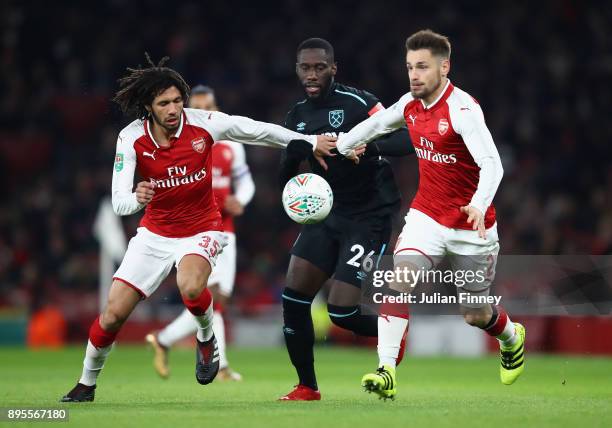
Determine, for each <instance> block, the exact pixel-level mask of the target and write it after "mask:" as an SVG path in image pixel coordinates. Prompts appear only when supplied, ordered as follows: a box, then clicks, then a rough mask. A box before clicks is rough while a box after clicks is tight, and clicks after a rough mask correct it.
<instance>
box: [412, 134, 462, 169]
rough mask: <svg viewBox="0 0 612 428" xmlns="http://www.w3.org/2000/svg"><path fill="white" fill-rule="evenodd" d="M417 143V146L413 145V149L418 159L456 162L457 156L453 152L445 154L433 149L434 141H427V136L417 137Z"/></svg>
mask: <svg viewBox="0 0 612 428" xmlns="http://www.w3.org/2000/svg"><path fill="white" fill-rule="evenodd" d="M419 143H420V147H418V146H417V145H416V144H415V146H414V151H415V152H416V155H417V157H418V158H419V159H424V160H427V161H430V162H436V163H445V164H453V163H457V157H456V156H455V154H454V153H452V154H450V155H447V154H442V153H438V152H436V151H435V149H434V143H433V142H431V141H429V140H428V139H427V138H425V137H421V138H420V139H419Z"/></svg>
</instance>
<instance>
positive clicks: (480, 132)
mask: <svg viewBox="0 0 612 428" xmlns="http://www.w3.org/2000/svg"><path fill="white" fill-rule="evenodd" d="M404 124H406V125H408V132H409V133H410V139H411V140H412V144H413V146H414V149H415V151H416V155H417V157H418V159H419V188H418V191H417V194H416V196H415V198H414V199H413V201H412V205H411V208H414V209H416V210H419V211H421V212H423V213H425V214H427V215H428V216H429V217H431V218H433V219H434V220H435V221H437V222H438V223H440V224H442V225H444V226H446V227H449V228H453V229H472V225H470V224H468V223H467V215H465V214H463V213H462V212H461V211H460V210H459V208H460V207H462V206H465V205H472V206H474V207H475V208H478V209H479V210H480V211H481V212H482V213H484V214H485V227H486V228H489V227H491V226H492V225H493V224H494V223H495V208H494V207H493V205H492V204H491V203H492V201H493V196H494V195H495V192H496V191H497V187H498V186H499V183H500V181H501V177H502V174H503V169H502V166H501V161H500V158H499V154H498V152H497V149H496V148H495V144H494V143H493V138H492V137H491V133H490V132H489V130H488V128H487V126H486V124H485V121H484V116H483V114H482V110H481V108H480V106H479V105H478V103H477V102H476V100H475V99H474V98H472V97H471V96H470V95H469V94H468V93H466V92H464V91H462V90H461V89H459V88H457V87H455V86H453V85H452V84H451V83H450V81H448V82H447V84H446V86H445V88H444V90H443V91H442V93H441V94H440V96H439V97H438V99H437V100H435V101H434V102H433V103H431V104H430V105H428V106H425V104H424V102H423V101H422V100H420V99H415V98H414V97H413V96H412V95H411V94H410V93H407V94H406V95H404V96H403V97H402V98H400V100H399V101H398V102H397V103H395V104H394V105H393V106H391V107H390V108H388V109H386V110H382V111H380V112H378V113H376V114H374V115H373V116H372V117H370V118H369V119H367V120H365V121H363V122H361V123H360V124H359V125H357V126H355V127H354V128H353V129H352V130H351V131H350V132H349V133H347V134H344V135H341V136H340V137H339V139H338V142H337V146H338V150H339V151H340V153H343V154H346V153H348V152H349V151H350V150H352V149H354V148H355V147H358V146H360V145H362V144H364V143H366V142H369V141H371V140H373V139H375V138H376V137H378V136H380V135H384V134H386V133H389V132H391V131H393V130H395V129H397V128H399V127H400V126H404Z"/></svg>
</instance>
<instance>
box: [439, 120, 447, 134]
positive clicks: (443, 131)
mask: <svg viewBox="0 0 612 428" xmlns="http://www.w3.org/2000/svg"><path fill="white" fill-rule="evenodd" d="M446 131H448V120H446V119H440V121H439V122H438V132H439V133H440V135H444V134H446Z"/></svg>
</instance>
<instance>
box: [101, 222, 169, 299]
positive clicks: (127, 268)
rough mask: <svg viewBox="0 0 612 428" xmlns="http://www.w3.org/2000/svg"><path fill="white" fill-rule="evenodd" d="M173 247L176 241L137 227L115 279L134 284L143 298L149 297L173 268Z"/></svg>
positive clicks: (131, 285)
mask: <svg viewBox="0 0 612 428" xmlns="http://www.w3.org/2000/svg"><path fill="white" fill-rule="evenodd" d="M173 248H174V241H172V240H170V239H168V238H164V237H163V236H159V235H156V234H154V233H152V232H149V231H148V230H147V229H145V228H144V227H140V228H138V232H137V233H136V236H134V237H133V238H132V239H130V242H129V245H128V248H127V251H126V253H125V255H124V256H123V261H122V262H121V265H120V266H119V268H118V269H117V271H116V272H115V274H114V275H113V280H114V281H116V280H119V281H121V282H122V283H124V284H125V285H127V286H129V287H131V288H133V289H134V290H136V291H137V292H138V293H139V294H140V295H141V296H142V298H146V297H149V296H150V295H151V294H153V293H154V292H155V290H157V288H158V287H159V285H160V284H161V282H162V281H163V280H164V279H165V278H166V277H167V276H168V274H169V273H170V270H172V265H173V263H174V258H173Z"/></svg>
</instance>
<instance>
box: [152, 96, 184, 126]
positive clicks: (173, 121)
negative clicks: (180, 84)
mask: <svg viewBox="0 0 612 428" xmlns="http://www.w3.org/2000/svg"><path fill="white" fill-rule="evenodd" d="M147 110H149V111H150V113H151V116H152V117H153V121H154V122H155V123H156V124H158V125H159V126H161V127H162V128H165V129H166V130H168V131H174V130H175V129H177V128H178V126H179V123H180V119H181V114H182V113H183V97H182V96H181V92H180V91H179V90H178V89H177V88H176V87H175V86H171V87H169V88H168V89H166V90H165V91H163V92H162V93H161V94H159V95H158V96H156V97H155V99H154V100H153V103H152V104H151V106H150V107H148V108H147Z"/></svg>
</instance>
